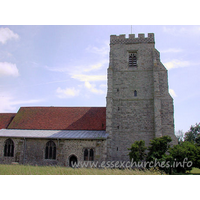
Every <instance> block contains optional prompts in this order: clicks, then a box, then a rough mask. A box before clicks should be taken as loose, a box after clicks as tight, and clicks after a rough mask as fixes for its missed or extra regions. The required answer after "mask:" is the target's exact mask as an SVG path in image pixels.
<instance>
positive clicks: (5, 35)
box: [0, 28, 19, 44]
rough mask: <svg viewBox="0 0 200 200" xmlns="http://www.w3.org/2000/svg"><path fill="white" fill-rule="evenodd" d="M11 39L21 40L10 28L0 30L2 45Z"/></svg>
mask: <svg viewBox="0 0 200 200" xmlns="http://www.w3.org/2000/svg"><path fill="white" fill-rule="evenodd" d="M11 39H15V40H17V39H19V35H18V34H16V33H13V31H12V30H10V29H9V28H0V42H1V43H2V44H5V43H6V42H7V41H8V40H11Z"/></svg>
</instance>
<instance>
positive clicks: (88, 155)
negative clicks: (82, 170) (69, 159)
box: [84, 149, 94, 161]
mask: <svg viewBox="0 0 200 200" xmlns="http://www.w3.org/2000/svg"><path fill="white" fill-rule="evenodd" d="M93 160H94V150H93V149H85V150H84V161H93Z"/></svg>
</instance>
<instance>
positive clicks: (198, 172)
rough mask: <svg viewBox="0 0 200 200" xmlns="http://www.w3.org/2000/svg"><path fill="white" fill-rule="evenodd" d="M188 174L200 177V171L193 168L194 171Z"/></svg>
mask: <svg viewBox="0 0 200 200" xmlns="http://www.w3.org/2000/svg"><path fill="white" fill-rule="evenodd" d="M186 174H193V175H200V169H199V168H195V167H193V168H192V170H191V171H188V172H186Z"/></svg>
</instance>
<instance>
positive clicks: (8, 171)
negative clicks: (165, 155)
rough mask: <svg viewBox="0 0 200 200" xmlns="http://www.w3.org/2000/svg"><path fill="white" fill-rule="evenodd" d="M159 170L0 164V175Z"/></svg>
mask: <svg viewBox="0 0 200 200" xmlns="http://www.w3.org/2000/svg"><path fill="white" fill-rule="evenodd" d="M161 174H163V173H162V172H160V171H159V170H156V169H151V170H129V169H124V170H120V169H94V168H79V169H74V168H67V167H59V166H57V167H53V166H29V165H0V175H161Z"/></svg>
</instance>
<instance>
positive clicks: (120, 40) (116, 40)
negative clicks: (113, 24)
mask: <svg viewBox="0 0 200 200" xmlns="http://www.w3.org/2000/svg"><path fill="white" fill-rule="evenodd" d="M137 43H155V41H154V33H148V37H145V34H143V33H141V34H138V37H137V38H136V37H135V34H129V37H128V38H126V35H119V36H116V35H111V36H110V44H137Z"/></svg>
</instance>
